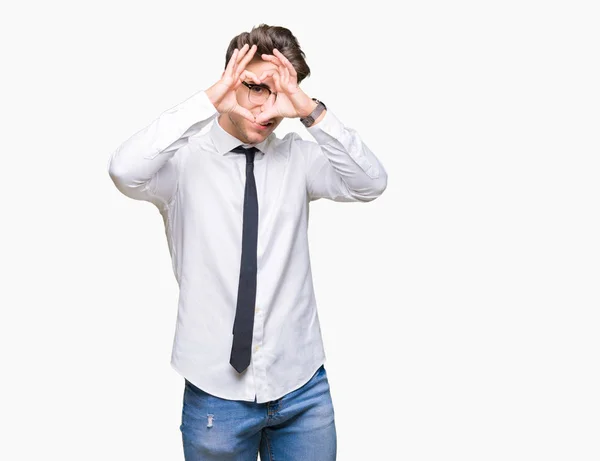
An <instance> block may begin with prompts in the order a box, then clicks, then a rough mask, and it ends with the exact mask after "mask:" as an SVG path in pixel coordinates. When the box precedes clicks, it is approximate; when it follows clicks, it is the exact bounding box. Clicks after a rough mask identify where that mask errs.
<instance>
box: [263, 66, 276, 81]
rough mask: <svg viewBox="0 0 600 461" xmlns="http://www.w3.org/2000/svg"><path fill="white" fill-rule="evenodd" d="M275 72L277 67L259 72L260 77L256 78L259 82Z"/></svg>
mask: <svg viewBox="0 0 600 461" xmlns="http://www.w3.org/2000/svg"><path fill="white" fill-rule="evenodd" d="M276 72H277V69H269V70H265V71H264V72H263V73H262V74H260V77H258V78H259V80H260V81H261V82H264V81H265V80H266V79H268V78H269V77H271V76H273V74H274V73H276Z"/></svg>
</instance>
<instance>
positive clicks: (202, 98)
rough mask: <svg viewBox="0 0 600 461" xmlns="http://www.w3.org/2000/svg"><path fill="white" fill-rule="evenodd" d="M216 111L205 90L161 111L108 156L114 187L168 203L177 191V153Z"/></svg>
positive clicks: (135, 197) (124, 191)
mask: <svg viewBox="0 0 600 461" xmlns="http://www.w3.org/2000/svg"><path fill="white" fill-rule="evenodd" d="M217 114H218V112H217V110H216V109H215V107H214V106H213V105H212V103H211V102H210V100H209V99H208V96H207V95H206V93H205V92H204V91H199V92H198V93H196V94H194V95H193V96H191V97H190V98H188V99H186V100H185V101H183V102H182V103H180V104H178V105H176V106H174V107H172V108H170V109H168V110H166V111H164V112H163V113H162V114H160V116H159V117H158V118H156V119H155V120H154V121H153V122H152V123H151V124H150V125H148V126H147V127H146V128H143V129H141V130H140V131H138V132H137V133H135V134H134V135H133V136H131V137H130V138H129V139H127V140H126V141H125V142H123V143H122V144H121V145H120V146H119V147H118V148H117V149H116V150H115V151H114V152H113V153H112V155H111V156H110V159H109V162H108V172H109V175H110V177H111V179H112V180H113V182H114V183H115V185H116V187H117V189H119V190H120V191H121V192H122V193H123V194H125V195H126V196H128V197H131V198H133V199H136V200H147V201H149V202H152V203H154V204H156V205H157V206H161V205H168V203H169V202H170V200H171V199H172V198H173V196H174V194H175V191H176V190H177V181H178V177H179V168H178V165H179V160H180V159H179V156H178V155H176V154H177V152H178V151H179V150H180V149H181V148H182V147H184V146H185V145H187V143H188V139H189V138H190V137H191V136H193V135H194V134H197V133H199V132H200V131H201V130H202V129H203V128H204V127H205V126H206V125H207V124H208V123H209V122H210V121H211V120H212V119H213V118H214V117H215V116H216V115H217Z"/></svg>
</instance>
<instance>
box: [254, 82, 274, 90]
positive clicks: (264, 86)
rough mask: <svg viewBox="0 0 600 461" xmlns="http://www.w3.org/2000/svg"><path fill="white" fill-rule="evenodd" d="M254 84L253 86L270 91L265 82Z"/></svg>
mask: <svg viewBox="0 0 600 461" xmlns="http://www.w3.org/2000/svg"><path fill="white" fill-rule="evenodd" d="M254 85H255V86H260V87H261V88H266V89H267V90H269V91H271V88H270V87H269V85H267V84H266V83H259V84H256V83H255V84H254Z"/></svg>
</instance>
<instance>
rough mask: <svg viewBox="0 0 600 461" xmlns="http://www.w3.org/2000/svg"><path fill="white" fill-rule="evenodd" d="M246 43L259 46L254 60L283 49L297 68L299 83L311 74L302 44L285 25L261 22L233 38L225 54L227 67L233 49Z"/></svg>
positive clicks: (282, 52)
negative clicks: (301, 47) (274, 50)
mask: <svg viewBox="0 0 600 461" xmlns="http://www.w3.org/2000/svg"><path fill="white" fill-rule="evenodd" d="M246 43H247V44H248V45H250V46H252V45H256V47H257V49H256V53H255V54H254V60H256V59H261V55H262V54H263V53H264V54H273V48H277V49H278V50H279V51H281V54H283V55H284V56H285V57H286V58H288V60H289V61H290V62H291V63H292V66H294V69H296V73H297V74H298V83H300V82H301V81H302V80H304V79H305V78H306V77H308V76H309V75H310V68H309V67H308V64H306V61H305V59H304V57H305V55H304V52H303V51H302V50H301V49H300V44H299V43H298V40H297V39H296V37H294V35H293V34H292V32H291V31H290V30H289V29H286V28H285V27H279V26H268V25H266V24H260V25H259V26H257V27H253V28H252V30H251V31H250V32H242V33H241V34H239V35H237V36H236V37H233V39H231V42H229V47H228V48H227V53H226V55H225V67H227V63H228V62H229V59H231V55H233V50H235V49H236V48H237V49H238V50H239V49H241V48H242V46H244V45H245V44H246Z"/></svg>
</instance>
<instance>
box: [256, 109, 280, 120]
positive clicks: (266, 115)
mask: <svg viewBox="0 0 600 461" xmlns="http://www.w3.org/2000/svg"><path fill="white" fill-rule="evenodd" d="M277 117H279V112H277V109H276V108H275V107H274V106H273V107H271V108H270V109H267V110H265V111H264V112H261V113H260V114H258V115H257V116H256V123H265V122H267V121H269V120H271V119H272V118H277Z"/></svg>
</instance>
